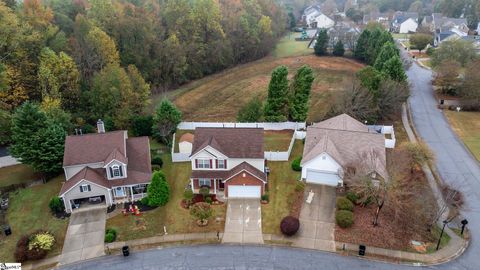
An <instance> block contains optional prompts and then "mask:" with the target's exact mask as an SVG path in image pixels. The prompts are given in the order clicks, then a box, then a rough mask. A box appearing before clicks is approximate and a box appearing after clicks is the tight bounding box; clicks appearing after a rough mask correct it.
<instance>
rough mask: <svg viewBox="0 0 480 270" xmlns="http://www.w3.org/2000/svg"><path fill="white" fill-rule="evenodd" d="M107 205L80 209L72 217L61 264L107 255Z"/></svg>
mask: <svg viewBox="0 0 480 270" xmlns="http://www.w3.org/2000/svg"><path fill="white" fill-rule="evenodd" d="M106 216H107V210H106V207H105V206H101V207H94V208H90V209H78V210H76V211H74V212H73V213H72V215H71V217H70V223H69V224H68V229H67V234H66V236H65V242H64V244H63V250H62V255H61V259H60V264H69V263H73V262H77V261H81V260H87V259H91V258H95V257H99V256H102V255H105V252H104V238H105V222H106Z"/></svg>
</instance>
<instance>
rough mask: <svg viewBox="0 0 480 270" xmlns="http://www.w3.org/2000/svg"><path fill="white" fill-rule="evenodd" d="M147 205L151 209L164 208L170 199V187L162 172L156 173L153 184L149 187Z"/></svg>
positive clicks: (153, 176)
mask: <svg viewBox="0 0 480 270" xmlns="http://www.w3.org/2000/svg"><path fill="white" fill-rule="evenodd" d="M147 198H148V203H147V205H148V206H150V207H155V206H163V205H165V204H167V202H168V200H169V199H170V186H169V184H168V182H167V179H166V178H165V174H164V173H163V172H162V171H155V172H153V175H152V182H151V183H150V185H148V187H147Z"/></svg>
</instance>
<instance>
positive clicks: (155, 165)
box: [152, 164, 162, 172]
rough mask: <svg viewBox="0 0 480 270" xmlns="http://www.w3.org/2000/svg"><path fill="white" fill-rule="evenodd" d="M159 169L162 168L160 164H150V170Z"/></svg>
mask: <svg viewBox="0 0 480 270" xmlns="http://www.w3.org/2000/svg"><path fill="white" fill-rule="evenodd" d="M161 169H162V166H160V165H157V164H153V165H152V172H155V171H160V170H161Z"/></svg>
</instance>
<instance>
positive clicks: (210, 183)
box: [198, 178, 212, 187]
mask: <svg viewBox="0 0 480 270" xmlns="http://www.w3.org/2000/svg"><path fill="white" fill-rule="evenodd" d="M207 181H208V184H205V183H206V182H207ZM202 182H203V184H202ZM198 186H199V187H203V186H209V187H212V179H210V178H199V179H198Z"/></svg>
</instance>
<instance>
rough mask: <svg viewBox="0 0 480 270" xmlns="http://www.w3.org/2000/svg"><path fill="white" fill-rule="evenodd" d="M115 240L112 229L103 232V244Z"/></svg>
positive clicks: (114, 231)
mask: <svg viewBox="0 0 480 270" xmlns="http://www.w3.org/2000/svg"><path fill="white" fill-rule="evenodd" d="M115 239H117V231H116V230H115V229H113V228H108V229H106V230H105V243H112V242H114V241H115Z"/></svg>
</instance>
